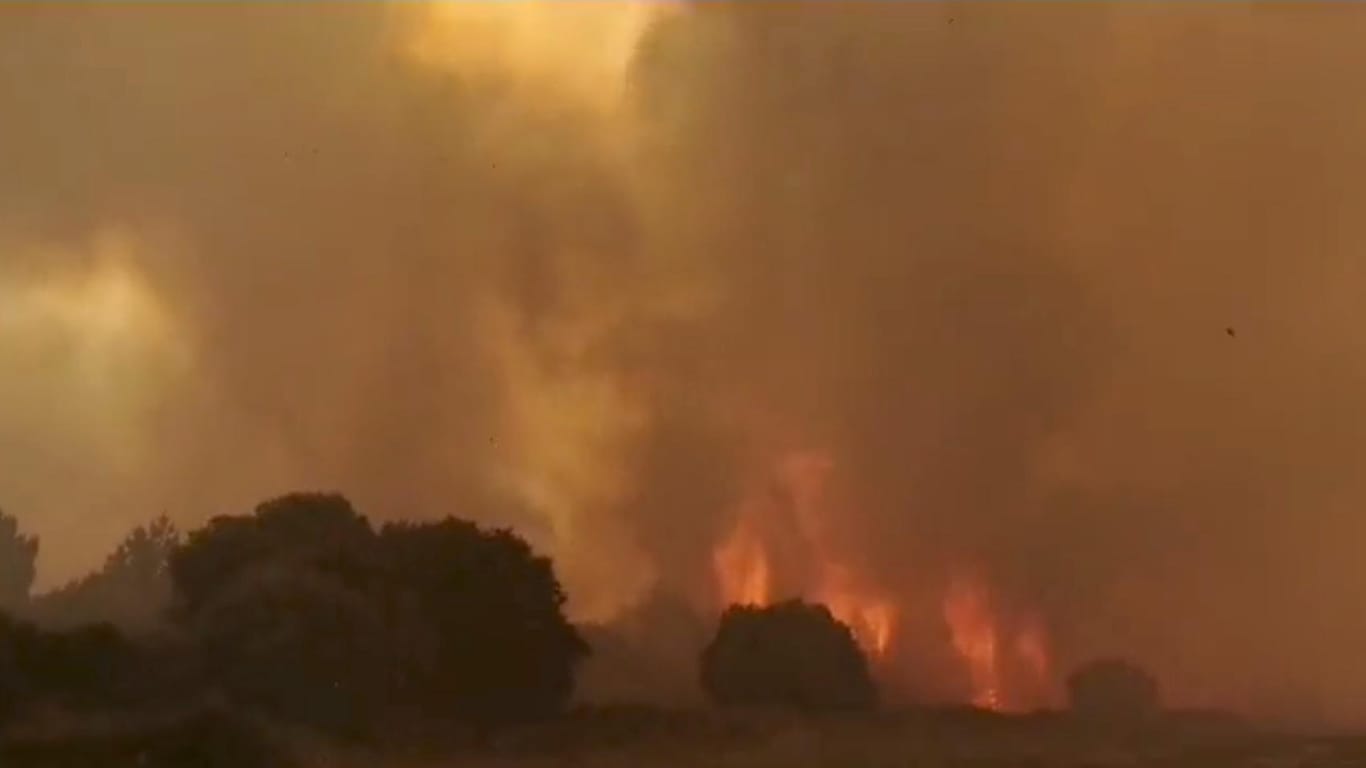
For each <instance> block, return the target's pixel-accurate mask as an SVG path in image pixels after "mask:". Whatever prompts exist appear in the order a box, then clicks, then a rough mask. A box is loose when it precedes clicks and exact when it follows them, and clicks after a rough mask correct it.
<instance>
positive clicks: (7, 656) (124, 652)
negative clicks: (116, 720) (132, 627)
mask: <svg viewBox="0 0 1366 768" xmlns="http://www.w3.org/2000/svg"><path fill="white" fill-rule="evenodd" d="M139 662H140V657H139V656H138V653H137V650H136V649H135V648H134V646H133V645H132V644H131V643H129V642H128V641H127V640H125V639H124V637H123V636H122V635H121V634H120V633H119V632H118V630H117V629H115V628H114V627H112V626H110V625H108V624H96V625H91V626H88V627H82V628H80V629H76V630H71V631H68V632H45V631H43V630H41V629H39V628H38V627H36V626H34V625H33V624H29V623H27V622H22V621H17V620H14V619H9V618H2V617H0V719H3V718H4V717H6V716H12V715H13V714H15V713H18V712H21V711H23V710H24V709H25V708H28V707H32V706H34V705H37V704H40V703H41V704H51V705H57V706H62V707H65V708H67V709H109V708H116V707H121V706H124V705H126V704H128V703H129V702H130V701H132V700H133V698H134V697H135V696H136V687H137V685H138V684H139V674H138V673H139V666H138V663H139Z"/></svg>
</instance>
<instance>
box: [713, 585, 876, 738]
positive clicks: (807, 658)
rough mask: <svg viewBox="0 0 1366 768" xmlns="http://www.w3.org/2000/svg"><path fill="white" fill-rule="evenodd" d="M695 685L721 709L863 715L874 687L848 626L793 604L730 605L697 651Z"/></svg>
mask: <svg viewBox="0 0 1366 768" xmlns="http://www.w3.org/2000/svg"><path fill="white" fill-rule="evenodd" d="M701 674H702V687H703V689H704V690H705V691H706V693H707V695H708V696H709V697H710V698H711V699H712V701H714V702H716V703H717V704H720V705H722V706H731V707H758V708H780V709H795V710H800V711H808V712H809V711H834V710H862V709H871V708H873V707H874V706H875V705H876V703H877V689H876V687H875V686H874V685H873V681H872V677H871V676H870V675H869V672H868V663H867V659H865V658H864V656H863V652H862V651H861V650H860V649H859V646H858V643H856V642H855V641H854V636H853V633H852V632H851V631H850V630H849V627H847V626H845V625H844V624H842V623H840V622H839V621H838V620H836V619H835V618H834V616H832V615H831V614H830V611H829V610H828V609H826V607H825V606H823V605H818V604H810V603H805V602H802V601H799V600H794V601H789V602H785V603H779V604H777V605H773V606H769V607H765V608H759V607H753V606H732V607H731V608H730V609H728V610H727V611H726V612H725V614H724V615H722V617H721V623H720V626H719V627H718V628H717V631H716V636H715V638H713V639H712V641H711V643H710V644H709V645H708V646H707V647H706V648H705V649H704V650H703V652H702V663H701Z"/></svg>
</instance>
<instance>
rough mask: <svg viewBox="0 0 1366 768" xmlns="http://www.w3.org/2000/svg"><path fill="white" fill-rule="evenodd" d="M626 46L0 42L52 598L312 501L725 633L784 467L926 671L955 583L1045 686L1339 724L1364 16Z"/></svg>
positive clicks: (18, 316)
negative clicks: (126, 550) (69, 582)
mask: <svg viewBox="0 0 1366 768" xmlns="http://www.w3.org/2000/svg"><path fill="white" fill-rule="evenodd" d="M651 9H652V10H649V11H643V10H642V9H641V7H639V6H625V5H620V6H618V5H613V6H607V5H603V6H587V5H583V6H553V7H552V6H549V5H542V4H529V5H524V6H517V7H511V8H507V9H492V10H489V9H485V10H483V11H480V12H477V13H475V12H470V13H466V14H461V13H459V12H454V13H451V12H446V13H442V12H440V9H431V8H423V7H415V6H411V7H410V6H402V7H400V6H368V5H356V4H347V5H335V6H332V5H320V4H308V5H305V6H297V7H296V6H291V7H284V6H283V5H281V6H271V5H260V4H251V5H249V6H241V7H237V6H212V7H173V6H161V5H157V6H122V5H115V4H108V5H98V6H97V5H62V6H60V7H47V6H39V5H37V4H35V5H10V6H7V7H6V8H4V9H3V11H0V115H3V118H4V119H3V125H0V244H2V245H0V248H3V256H2V257H0V259H2V260H0V301H3V302H4V303H3V305H0V361H3V373H0V376H3V386H4V390H3V391H4V398H3V401H0V436H3V442H0V456H3V461H4V464H3V466H4V468H5V473H4V475H3V477H0V499H2V500H3V503H4V504H5V508H6V509H7V510H9V511H12V512H14V513H16V514H18V515H19V516H20V517H21V519H23V521H24V522H25V525H26V526H27V527H29V528H30V529H32V530H34V531H36V532H37V533H39V534H40V535H41V536H42V537H43V546H44V549H43V561H42V568H43V578H44V581H45V582H46V583H49V584H51V583H55V582H59V581H61V580H63V579H64V578H67V577H70V576H72V575H74V574H76V573H78V572H80V571H82V570H84V569H85V568H87V567H89V566H90V565H92V564H93V563H95V562H96V561H97V559H98V557H99V556H100V555H101V554H102V553H103V552H105V551H107V550H108V549H109V547H110V546H112V544H113V542H114V541H115V540H116V539H117V537H118V536H119V535H120V534H121V533H123V532H124V531H125V530H127V529H128V528H129V527H131V525H133V524H135V523H137V522H141V521H144V520H145V519H147V518H149V517H151V516H153V515H155V514H157V513H159V512H161V511H167V512H169V513H171V514H172V515H173V516H176V517H177V518H179V519H181V520H183V521H185V522H187V523H190V522H194V521H198V520H202V519H203V518H204V517H206V516H207V515H209V514H213V513H216V512H222V511H230V510H231V511H237V510H242V509H244V508H246V507H247V506H248V505H249V504H250V503H251V502H253V501H255V500H257V499H259V498H263V497H265V496H268V495H270V494H273V493H276V492H280V491H283V490H286V489H290V488H295V487H328V488H333V487H335V488H342V489H345V490H346V491H347V492H348V493H350V494H351V495H352V496H353V497H354V498H355V499H356V500H357V502H358V505H359V506H360V507H361V508H362V509H364V510H365V511H366V512H367V513H368V514H370V515H372V516H375V517H381V518H384V517H403V516H412V517H421V516H433V515H440V514H447V513H455V514H460V515H465V516H473V517H478V518H481V519H484V520H488V521H492V522H499V523H506V524H512V525H516V526H518V527H519V528H520V529H522V530H524V531H525V532H526V533H527V534H528V535H529V536H531V537H532V538H533V540H534V541H536V542H537V543H538V544H539V545H540V546H543V547H546V548H547V549H549V550H550V551H551V552H552V553H553V554H554V555H555V556H556V558H557V562H558V564H559V567H560V570H561V573H562V575H563V577H564V579H565V580H566V582H567V586H568V588H569V590H570V592H571V595H572V596H573V603H572V605H573V608H574V610H575V611H576V612H577V613H578V614H579V615H581V616H585V617H590V618H596V619H601V618H604V617H609V616H611V615H613V614H615V613H617V612H618V611H620V610H622V609H623V608H625V607H626V606H629V605H630V604H632V603H633V602H634V601H636V600H637V599H638V598H639V597H640V596H641V595H643V594H645V593H646V592H647V590H649V589H651V588H652V587H654V586H656V583H657V584H658V586H659V588H661V589H665V590H668V591H671V592H677V593H681V594H683V595H686V596H687V597H688V598H689V599H691V600H692V601H693V602H694V603H696V604H697V605H698V606H702V607H709V606H710V605H711V602H710V601H713V600H714V589H715V587H714V584H713V580H712V579H713V575H712V570H711V568H712V552H713V550H714V549H715V547H716V545H717V542H718V540H719V539H720V538H721V537H723V536H724V535H725V533H726V531H728V530H729V528H730V526H731V524H732V519H731V518H732V516H733V515H734V513H735V510H736V508H737V505H738V504H739V503H740V501H741V500H742V499H743V498H745V497H746V495H747V494H749V493H750V492H751V489H752V487H753V486H754V484H755V483H756V482H762V481H761V480H759V481H756V479H755V478H756V477H758V478H762V477H763V475H764V473H765V472H766V471H767V468H768V467H770V466H771V465H772V464H773V462H775V461H778V460H780V459H781V458H782V457H783V456H786V455H790V454H794V453H810V452H816V453H819V454H821V455H822V456H825V457H827V458H828V459H829V460H830V464H831V467H832V469H831V472H830V487H829V489H828V493H827V498H828V501H827V502H826V504H827V506H828V509H827V513H826V515H825V517H824V519H825V520H826V521H827V525H825V530H824V533H822V534H821V535H822V536H825V537H829V538H830V539H831V541H830V543H829V546H830V547H831V548H833V549H835V550H838V552H839V553H840V557H841V560H842V562H844V563H846V564H848V565H849V567H850V568H852V569H853V570H855V571H857V573H858V575H859V578H860V579H862V580H863V581H864V582H868V583H871V584H874V585H876V587H877V588H878V589H879V590H881V591H883V592H887V593H890V594H893V595H894V596H895V597H896V598H897V600H898V601H899V603H900V605H901V610H900V620H899V624H900V627H899V634H900V636H901V637H903V638H904V642H905V643H907V644H908V647H910V648H914V649H916V655H917V656H918V657H920V658H923V659H926V661H925V662H924V663H922V664H920V665H919V666H921V667H927V668H930V669H936V668H939V667H942V666H945V665H950V664H951V661H952V660H951V659H950V658H948V656H949V652H948V651H947V650H946V649H947V644H946V642H945V633H946V630H945V628H944V626H943V621H942V618H941V617H940V615H939V609H938V600H939V599H940V595H942V594H943V591H944V589H945V586H946V585H947V584H948V583H949V582H950V581H951V580H952V579H953V578H955V576H956V575H957V574H959V573H960V572H962V571H964V570H971V571H973V572H974V573H979V574H981V577H982V578H983V579H984V580H986V581H987V582H989V583H990V585H991V587H992V590H993V592H994V594H995V595H996V596H997V600H998V601H999V603H1000V605H1001V606H1002V610H1003V611H1028V612H1033V613H1037V614H1040V615H1041V616H1042V617H1043V619H1044V621H1045V623H1046V624H1047V626H1048V629H1049V636H1050V640H1051V643H1052V645H1053V651H1054V656H1055V657H1056V662H1057V664H1058V666H1060V667H1065V666H1066V664H1067V663H1068V662H1069V661H1070V660H1077V659H1081V658H1085V657H1087V656H1090V655H1093V654H1097V653H1119V654H1128V655H1132V656H1135V657H1137V658H1141V659H1143V660H1144V661H1145V662H1147V663H1148V664H1150V665H1151V666H1153V667H1154V668H1155V669H1156V670H1157V671H1158V672H1159V673H1160V674H1161V676H1162V677H1163V679H1164V680H1165V681H1166V683H1167V685H1168V688H1169V689H1170V691H1171V693H1172V696H1173V698H1175V699H1176V700H1177V701H1178V702H1182V703H1192V704H1220V705H1227V706H1233V707H1244V708H1254V709H1258V710H1259V711H1268V710H1275V709H1276V708H1283V709H1288V710H1290V711H1293V712H1304V711H1307V710H1309V709H1314V708H1317V709H1319V710H1320V711H1321V712H1322V713H1323V714H1325V715H1327V716H1330V717H1335V718H1346V719H1357V720H1358V721H1359V720H1360V719H1362V718H1366V711H1363V710H1362V709H1361V704H1360V702H1361V701H1362V700H1363V697H1362V696H1361V693H1362V692H1363V691H1366V672H1363V669H1366V667H1363V666H1362V665H1360V664H1358V663H1357V649H1359V648H1360V647H1361V645H1362V641H1363V639H1366V618H1363V616H1362V615H1361V613H1360V612H1359V611H1356V610H1354V607H1355V601H1356V599H1357V596H1359V595H1360V594H1362V590H1363V588H1366V567H1364V566H1362V565H1361V563H1360V558H1359V557H1357V555H1356V551H1355V550H1356V543H1357V541H1359V538H1360V534H1361V533H1362V523H1361V522H1360V520H1361V518H1360V515H1359V514H1358V513H1357V508H1358V507H1359V506H1360V504H1361V502H1362V500H1363V491H1366V488H1363V486H1362V482H1361V480H1359V479H1358V477H1357V473H1356V472H1355V469H1356V467H1355V462H1356V460H1357V457H1358V456H1359V454H1360V448H1361V447H1362V444H1363V437H1364V436H1366V432H1364V430H1363V423H1362V413H1361V412H1362V408H1361V395H1360V389H1361V387H1360V384H1361V383H1362V372H1363V363H1362V360H1363V357H1362V352H1363V349H1364V345H1366V331H1363V328H1366V324H1363V319H1366V318H1363V317H1362V314H1363V310H1362V309H1361V307H1362V306H1363V303H1362V301H1361V299H1362V296H1361V295H1360V294H1361V285H1362V282H1361V278H1362V272H1361V267H1360V264H1361V256H1360V250H1361V247H1362V246H1361V243H1362V242H1363V235H1366V232H1364V231H1363V230H1364V229H1366V227H1364V226H1363V225H1362V224H1360V223H1359V222H1358V221H1356V217H1354V216H1353V215H1352V214H1353V212H1354V211H1355V210H1356V208H1357V207H1358V206H1360V205H1361V204H1362V203H1363V201H1364V200H1366V196H1364V195H1363V190H1362V186H1361V182H1360V179H1362V178H1366V175H1363V173H1362V171H1363V170H1366V168H1364V167H1363V166H1366V153H1364V152H1363V147H1364V146H1366V144H1363V139H1362V138H1361V137H1362V136H1363V135H1366V133H1363V130H1362V129H1363V128H1366V106H1363V105H1362V102H1361V100H1360V99H1356V98H1354V93H1355V89H1354V87H1353V86H1354V84H1355V83H1356V81H1357V80H1358V79H1359V77H1358V76H1359V75H1360V74H1361V73H1362V72H1363V71H1366V53H1363V52H1362V51H1361V50H1360V46H1358V45H1356V41H1358V40H1359V39H1360V33H1361V32H1362V29H1363V25H1366V15H1363V13H1364V11H1363V10H1361V9H1358V8H1356V7H1354V6H1350V5H1343V4H1331V5H1330V4H1299V5H1296V6H1294V7H1291V6H1276V5H1236V4H1218V5H1213V4H1211V5H1197V6H1177V5H1122V6H1116V5H1105V6H1086V7H1082V6H1077V5H1057V6H1053V5H1044V4H1029V5H1015V4H1011V5H1004V4H1002V5H996V4H970V5H959V4H906V5H898V6H892V5H866V6H863V5H860V6H849V5H847V4H844V5H841V6H840V7H838V8H836V7H834V6H832V5H820V4H802V5H764V6H751V5H744V6H741V5H739V4H735V5H727V4H699V5H696V6H651ZM500 14H502V15H501V16H500ZM623 14H634V16H632V17H631V18H629V19H626V18H625V17H624V16H623ZM624 19H625V20H624ZM566 24H573V25H575V26H574V27H573V28H574V29H575V30H578V32H579V34H577V35H575V36H571V37H566V36H564V35H556V34H554V30H555V29H561V28H564V25H566ZM566 40H570V41H568V42H567V41H566ZM1226 329H1234V331H1235V332H1234V333H1232V334H1230V333H1228V332H1226ZM831 521H833V522H831ZM788 559H789V561H790V562H787V563H786V564H785V565H784V567H785V568H786V569H787V570H788V571H790V572H792V573H791V574H790V575H789V577H788V578H789V579H790V581H791V582H792V583H793V584H794V585H800V584H801V582H802V571H803V568H804V565H803V562H802V558H801V557H800V556H796V555H793V556H792V557H790V558H788ZM780 565H781V564H780Z"/></svg>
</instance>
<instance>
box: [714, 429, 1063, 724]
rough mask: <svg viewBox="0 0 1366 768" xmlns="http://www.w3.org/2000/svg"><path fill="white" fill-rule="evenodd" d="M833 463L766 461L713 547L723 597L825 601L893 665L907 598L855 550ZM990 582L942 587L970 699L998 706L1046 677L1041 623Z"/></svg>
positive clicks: (1036, 689) (807, 458) (1020, 704)
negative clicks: (996, 595) (998, 597)
mask: <svg viewBox="0 0 1366 768" xmlns="http://www.w3.org/2000/svg"><path fill="white" fill-rule="evenodd" d="M834 469H835V467H834V463H833V462H832V461H831V460H830V459H829V458H828V457H827V456H825V455H823V454H820V453H813V452H801V453H789V454H786V455H784V456H781V457H779V458H778V459H777V460H775V461H773V462H772V463H771V464H769V465H767V467H766V471H765V472H763V473H760V475H759V479H760V480H761V481H762V482H759V483H756V484H755V485H754V486H753V488H752V489H751V492H750V493H749V494H748V495H747V496H746V497H745V498H744V499H743V501H742V504H741V505H740V507H739V508H738V510H737V515H736V519H735V524H734V526H733V527H732V528H731V530H730V531H729V533H728V534H727V536H726V537H725V538H724V539H723V540H722V541H721V542H720V543H718V544H717V546H716V547H715V549H714V550H713V553H712V564H713V567H714V569H715V576H716V583H717V593H718V597H719V598H720V600H721V602H722V605H734V604H741V605H758V606H762V605H768V604H770V603H771V602H772V601H773V600H774V599H775V598H785V597H792V596H797V595H800V596H802V597H804V598H805V599H807V600H810V601H812V602H818V603H821V604H824V605H825V606H826V608H828V609H829V611H830V613H831V615H833V616H834V617H835V618H836V619H838V620H839V621H840V622H842V623H843V624H845V625H846V626H848V627H849V630H850V632H851V633H852V634H853V636H854V639H855V641H857V643H858V644H859V646H860V647H861V648H862V649H863V651H864V653H866V654H867V656H868V658H869V659H870V661H872V662H873V663H874V664H875V665H876V666H877V668H878V669H879V670H882V671H883V672H884V673H890V674H893V675H894V674H895V673H896V672H897V669H896V665H897V663H898V662H897V659H895V658H893V646H894V641H895V638H896V633H897V631H898V627H899V626H902V624H901V621H902V618H903V617H902V615H901V612H900V608H901V605H902V604H901V603H900V602H899V601H898V599H897V598H898V597H899V596H898V595H896V594H892V593H889V592H888V591H887V590H886V588H885V585H883V584H881V583H878V582H877V581H876V580H873V577H874V576H875V574H871V573H869V572H868V571H867V570H866V569H863V568H860V567H858V566H859V563H860V561H859V560H858V559H857V558H856V557H853V556H851V552H856V550H851V549H850V547H851V546H854V545H855V544H856V542H853V543H851V541H850V539H849V534H850V531H849V530H848V529H847V528H845V527H841V526H842V524H843V521H844V520H847V519H848V515H845V514H840V507H839V501H840V500H839V498H838V497H837V494H833V493H832V492H831V479H832V475H833V473H834ZM846 511H847V510H846ZM989 587H990V585H989V584H988V583H987V582H986V581H983V580H982V579H981V578H977V577H973V578H958V579H955V580H954V581H952V582H951V584H950V585H949V588H948V590H947V591H946V592H945V593H944V594H943V596H942V612H943V618H944V621H945V623H946V624H947V626H948V629H949V635H950V640H951V643H952V649H953V651H954V652H955V653H956V654H957V655H958V656H959V658H961V659H962V661H963V665H964V667H965V669H966V671H967V673H968V680H969V683H970V691H969V697H970V701H971V703H972V704H973V705H975V706H977V707H981V708H983V709H990V710H995V711H1003V710H1019V709H1026V708H1028V707H1030V706H1033V705H1036V704H1040V703H1043V701H1044V700H1045V698H1046V696H1047V694H1048V679H1049V661H1048V642H1047V640H1048V638H1047V633H1046V632H1045V629H1044V625H1043V623H1042V621H1041V620H1040V619H1039V617H1037V616H1034V615H1031V614H1028V613H1025V614H1020V613H1016V612H1012V613H1009V614H1001V613H998V608H999V606H997V605H995V604H994V603H993V595H992V592H991V589H990V588H989ZM897 645H898V647H899V646H900V644H899V643H897Z"/></svg>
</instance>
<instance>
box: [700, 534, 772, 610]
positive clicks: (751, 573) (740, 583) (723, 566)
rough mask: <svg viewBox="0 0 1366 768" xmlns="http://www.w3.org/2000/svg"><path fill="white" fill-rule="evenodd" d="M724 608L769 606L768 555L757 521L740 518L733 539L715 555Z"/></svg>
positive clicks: (731, 537)
mask: <svg viewBox="0 0 1366 768" xmlns="http://www.w3.org/2000/svg"><path fill="white" fill-rule="evenodd" d="M712 565H713V566H714V567H715V569H716V580H717V585H718V587H719V590H720V593H721V600H722V602H723V603H724V604H725V605H737V604H738V605H767V604H768V603H769V601H770V586H769V569H768V553H767V552H765V550H764V543H763V541H762V540H761V539H760V538H759V535H758V531H757V529H756V526H755V524H754V521H753V520H751V519H750V518H749V517H747V516H745V515H741V516H740V518H739V519H738V520H737V521H736V524H735V528H734V529H733V530H732V531H731V533H730V536H728V537H727V538H726V540H725V541H723V542H721V544H720V545H719V546H718V547H717V548H716V551H715V553H714V554H713V555H712Z"/></svg>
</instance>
